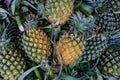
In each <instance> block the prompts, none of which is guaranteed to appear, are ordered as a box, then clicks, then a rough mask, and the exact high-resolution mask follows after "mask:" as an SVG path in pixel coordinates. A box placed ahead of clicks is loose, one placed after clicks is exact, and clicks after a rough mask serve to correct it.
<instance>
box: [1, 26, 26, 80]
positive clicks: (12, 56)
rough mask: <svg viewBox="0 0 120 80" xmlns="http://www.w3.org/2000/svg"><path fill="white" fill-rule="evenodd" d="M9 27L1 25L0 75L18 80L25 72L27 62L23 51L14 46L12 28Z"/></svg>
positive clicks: (7, 79) (7, 78) (9, 79)
mask: <svg viewBox="0 0 120 80" xmlns="http://www.w3.org/2000/svg"><path fill="white" fill-rule="evenodd" d="M12 27H13V26H12ZM7 28H8V27H7ZM7 28H5V27H3V26H0V73H1V74H0V75H1V76H2V77H3V78H4V79H5V80H16V79H17V78H18V77H19V76H20V75H21V74H22V73H23V71H24V69H25V63H24V58H23V57H22V55H21V52H20V51H18V50H16V49H15V48H14V47H13V46H14V45H13V43H12V42H11V38H12V36H11V34H9V33H10V32H11V30H10V29H9V30H8V29H7Z"/></svg>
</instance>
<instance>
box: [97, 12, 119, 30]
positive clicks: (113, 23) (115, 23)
mask: <svg viewBox="0 0 120 80" xmlns="http://www.w3.org/2000/svg"><path fill="white" fill-rule="evenodd" d="M119 17H120V14H116V13H113V12H112V11H109V12H104V13H102V14H99V15H98V16H97V18H96V22H95V24H96V25H97V26H98V27H99V31H100V32H105V31H107V32H111V31H115V30H117V29H119V28H120V18H119Z"/></svg>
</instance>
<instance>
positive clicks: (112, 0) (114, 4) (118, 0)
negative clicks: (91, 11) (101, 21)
mask: <svg viewBox="0 0 120 80" xmlns="http://www.w3.org/2000/svg"><path fill="white" fill-rule="evenodd" d="M105 5H106V6H107V8H108V9H110V10H112V11H118V10H119V6H120V0H108V3H107V4H105Z"/></svg>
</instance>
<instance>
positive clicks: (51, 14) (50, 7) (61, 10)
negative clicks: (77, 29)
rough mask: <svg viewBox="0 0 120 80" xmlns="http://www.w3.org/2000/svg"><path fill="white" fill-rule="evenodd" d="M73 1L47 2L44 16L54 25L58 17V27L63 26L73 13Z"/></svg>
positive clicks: (53, 0)
mask: <svg viewBox="0 0 120 80" xmlns="http://www.w3.org/2000/svg"><path fill="white" fill-rule="evenodd" d="M73 8H74V0H47V3H46V14H47V16H48V20H49V21H50V22H52V23H56V22H57V21H58V18H59V16H60V23H59V24H60V25H63V24H64V23H65V22H66V21H67V20H69V17H70V15H71V14H72V13H73Z"/></svg>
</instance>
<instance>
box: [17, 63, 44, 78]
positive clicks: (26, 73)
mask: <svg viewBox="0 0 120 80" xmlns="http://www.w3.org/2000/svg"><path fill="white" fill-rule="evenodd" d="M41 66H42V65H41V64H40V65H38V66H34V67H32V68H30V69H28V70H27V71H26V72H24V73H23V74H22V75H21V76H20V77H19V78H18V80H24V78H25V77H26V76H27V75H28V74H30V73H31V72H32V71H34V70H35V69H37V68H39V67H41Z"/></svg>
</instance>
